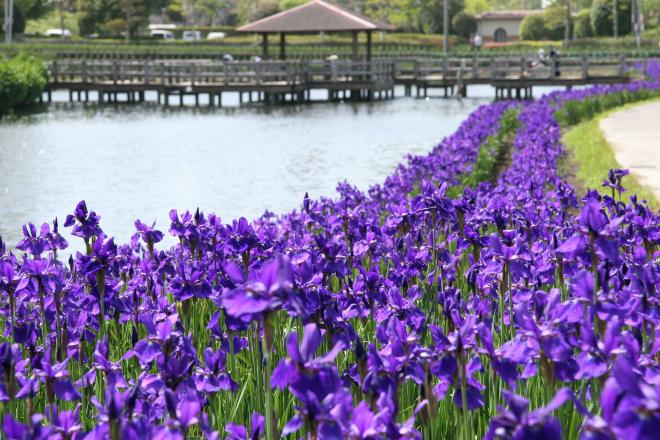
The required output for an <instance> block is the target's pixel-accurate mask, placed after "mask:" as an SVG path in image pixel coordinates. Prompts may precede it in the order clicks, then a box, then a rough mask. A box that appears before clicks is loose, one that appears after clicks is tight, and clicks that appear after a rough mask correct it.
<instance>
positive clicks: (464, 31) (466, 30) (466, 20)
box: [451, 12, 477, 38]
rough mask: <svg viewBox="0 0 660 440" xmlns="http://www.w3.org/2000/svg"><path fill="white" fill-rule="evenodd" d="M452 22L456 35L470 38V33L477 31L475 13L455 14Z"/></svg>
mask: <svg viewBox="0 0 660 440" xmlns="http://www.w3.org/2000/svg"><path fill="white" fill-rule="evenodd" d="M451 24H452V26H453V28H454V32H455V33H456V35H458V36H461V37H463V38H469V37H470V35H473V34H474V33H475V32H477V19H476V18H474V15H470V14H466V13H465V12H460V13H458V14H456V15H454V18H453V19H452V20H451Z"/></svg>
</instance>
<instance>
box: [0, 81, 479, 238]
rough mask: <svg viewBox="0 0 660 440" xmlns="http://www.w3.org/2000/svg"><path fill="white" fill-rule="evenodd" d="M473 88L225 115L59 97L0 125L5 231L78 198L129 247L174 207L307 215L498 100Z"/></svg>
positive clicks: (226, 217)
mask: <svg viewBox="0 0 660 440" xmlns="http://www.w3.org/2000/svg"><path fill="white" fill-rule="evenodd" d="M477 91H479V90H478V89H476V88H475V91H473V90H472V89H471V90H470V92H471V93H472V94H476V95H482V96H481V97H472V98H468V99H462V100H458V99H433V98H432V99H414V98H402V97H401V98H397V99H394V100H389V101H379V102H374V103H359V104H351V103H336V104H330V103H323V104H307V105H299V106H278V107H264V106H259V105H255V106H243V107H240V108H238V107H229V108H222V109H218V108H214V109H204V108H199V109H195V108H189V107H187V108H181V109H180V108H169V109H166V108H162V107H158V106H157V105H156V104H154V103H145V104H141V105H121V104H119V105H116V106H103V107H100V106H97V105H95V104H87V105H84V104H82V103H74V104H69V103H67V102H65V100H66V95H64V94H58V95H56V99H57V100H59V101H60V102H59V103H57V102H56V103H54V104H51V105H49V106H47V107H46V108H45V109H44V110H42V111H40V112H37V113H33V114H30V115H26V116H21V117H18V118H12V119H5V120H3V121H0V206H2V215H0V235H1V236H2V237H3V238H4V239H5V241H6V242H7V243H8V244H9V245H14V244H15V243H16V242H17V241H18V240H19V239H20V238H21V236H22V234H21V225H23V224H24V223H27V222H28V221H32V222H34V223H35V224H41V223H42V222H46V221H52V219H53V218H54V217H55V216H58V217H59V218H60V219H61V222H62V221H63V218H64V217H65V216H66V214H67V213H70V212H72V210H73V208H74V207H75V205H76V203H77V202H78V201H79V200H81V199H85V200H86V201H87V205H88V207H89V208H90V209H93V210H95V211H96V212H97V213H99V214H100V215H101V226H102V228H103V229H104V231H105V232H106V233H107V234H108V235H112V236H115V237H116V238H117V239H118V240H119V241H120V242H125V241H126V240H128V239H129V237H130V235H131V234H132V233H133V232H134V227H133V222H134V220H135V219H137V218H139V219H141V220H142V221H145V222H148V223H150V222H152V221H154V220H157V224H158V225H159V226H160V228H161V229H162V230H164V231H166V230H167V228H168V225H169V219H168V212H169V210H170V209H171V208H177V209H178V210H180V211H181V210H185V209H190V210H194V209H195V208H196V207H199V208H200V209H201V210H203V211H204V212H215V213H217V214H218V215H220V216H221V218H222V220H223V221H224V222H230V221H231V220H232V219H234V218H238V217H241V216H244V217H246V218H248V219H253V218H255V217H257V216H259V215H261V214H262V213H263V212H264V210H269V211H272V212H275V213H283V212H286V211H288V210H291V209H294V208H299V206H300V204H301V201H302V199H303V196H304V194H305V192H306V191H307V192H309V194H310V197H318V196H321V195H325V196H332V195H334V194H335V187H336V185H337V182H339V181H343V180H348V181H349V182H351V183H352V184H354V185H357V186H358V187H359V188H360V189H367V188H368V187H369V186H370V185H373V184H375V183H380V182H382V181H383V179H384V178H385V177H386V176H387V175H388V174H389V173H390V172H391V171H392V170H393V169H394V168H395V166H396V165H397V164H398V163H399V162H401V161H402V160H403V159H404V157H405V156H406V155H407V154H408V153H414V154H421V153H425V152H427V151H429V150H430V149H431V148H432V147H433V146H434V145H436V144H437V143H438V142H439V141H440V140H441V139H442V138H443V137H445V136H447V135H449V134H451V133H452V132H453V131H454V130H455V129H456V128H457V127H458V126H459V124H460V123H461V121H462V120H463V119H465V117H466V116H467V115H468V114H469V113H470V112H472V111H473V110H474V109H475V108H476V107H478V106H479V105H481V104H484V103H486V102H488V101H489V100H490V99H492V92H491V89H490V88H483V89H480V91H479V93H476V92H477ZM400 92H401V91H399V93H400ZM229 101H230V100H229V99H223V103H224V104H227V103H230V104H231V102H229ZM76 241H78V240H76Z"/></svg>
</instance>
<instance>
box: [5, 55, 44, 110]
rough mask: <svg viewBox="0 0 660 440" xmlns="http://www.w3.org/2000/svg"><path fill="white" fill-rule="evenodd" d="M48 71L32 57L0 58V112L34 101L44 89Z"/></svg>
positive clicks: (39, 61)
mask: <svg viewBox="0 0 660 440" xmlns="http://www.w3.org/2000/svg"><path fill="white" fill-rule="evenodd" d="M47 80H48V72H47V70H46V67H45V65H44V63H43V62H42V61H41V60H39V59H37V58H34V57H30V56H23V55H22V56H18V57H15V58H12V59H10V60H6V61H3V60H0V114H2V113H7V112H8V111H10V110H13V109H16V108H20V107H25V106H27V105H30V104H32V103H34V102H35V101H36V100H37V98H38V97H39V96H40V95H41V93H42V92H43V91H44V87H46V82H47Z"/></svg>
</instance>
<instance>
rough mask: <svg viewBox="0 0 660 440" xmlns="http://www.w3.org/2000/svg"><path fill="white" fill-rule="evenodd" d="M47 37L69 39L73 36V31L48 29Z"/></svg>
mask: <svg viewBox="0 0 660 440" xmlns="http://www.w3.org/2000/svg"><path fill="white" fill-rule="evenodd" d="M46 36H47V37H60V38H69V37H70V36H71V31H70V30H68V29H59V28H58V29H48V30H47V31H46Z"/></svg>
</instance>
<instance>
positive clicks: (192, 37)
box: [182, 31, 202, 41]
mask: <svg viewBox="0 0 660 440" xmlns="http://www.w3.org/2000/svg"><path fill="white" fill-rule="evenodd" d="M182 39H183V41H199V40H201V39H202V33H201V32H200V31H183V36H182Z"/></svg>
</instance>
